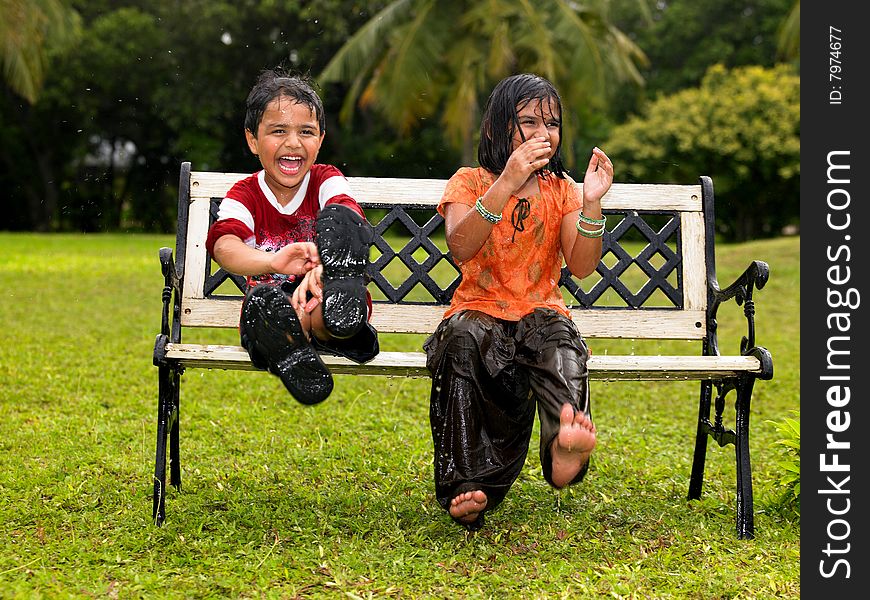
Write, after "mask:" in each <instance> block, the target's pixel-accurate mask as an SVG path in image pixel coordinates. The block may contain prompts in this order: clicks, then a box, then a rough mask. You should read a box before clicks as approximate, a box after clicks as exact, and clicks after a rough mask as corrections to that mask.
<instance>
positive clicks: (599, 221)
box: [577, 212, 607, 227]
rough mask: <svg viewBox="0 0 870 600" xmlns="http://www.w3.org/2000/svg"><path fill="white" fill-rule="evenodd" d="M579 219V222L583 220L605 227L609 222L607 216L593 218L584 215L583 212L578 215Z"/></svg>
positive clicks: (588, 223) (589, 223)
mask: <svg viewBox="0 0 870 600" xmlns="http://www.w3.org/2000/svg"><path fill="white" fill-rule="evenodd" d="M577 219H578V222H579V221H582V222H584V223H586V224H587V225H600V226H601V227H604V225H605V224H606V223H607V217H602V218H601V219H592V218H590V217H587V216H586V215H584V214H583V213H582V212H581V213H580V215H579V216H578V217H577Z"/></svg>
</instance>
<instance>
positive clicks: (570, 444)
mask: <svg viewBox="0 0 870 600" xmlns="http://www.w3.org/2000/svg"><path fill="white" fill-rule="evenodd" d="M595 431H596V430H595V424H594V423H593V422H592V419H590V418H589V417H587V416H586V414H585V413H583V412H582V411H576V412H575V411H574V408H573V407H572V406H571V405H570V404H568V403H565V404H563V405H562V412H561V413H560V414H559V434H558V435H557V436H556V438H555V439H554V440H553V444H552V445H551V446H550V451H551V453H552V456H553V473H552V478H553V485H554V486H556V487H557V488H563V487H565V486H566V485H568V484H569V483H571V481H572V480H573V479H574V477H576V476H577V473H579V472H580V470H581V469H582V468H583V466H584V465H585V464H586V463H587V462H588V461H589V456H590V455H591V454H592V450H593V449H594V448H595Z"/></svg>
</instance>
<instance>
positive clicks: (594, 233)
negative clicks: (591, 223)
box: [577, 221, 604, 238]
mask: <svg viewBox="0 0 870 600" xmlns="http://www.w3.org/2000/svg"><path fill="white" fill-rule="evenodd" d="M577 232H578V233H579V234H580V235H582V236H583V237H587V238H599V237H601V236H602V235H604V226H603V225H602V226H601V227H600V228H599V229H583V228H582V227H580V221H577Z"/></svg>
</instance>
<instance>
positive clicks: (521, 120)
mask: <svg viewBox="0 0 870 600" xmlns="http://www.w3.org/2000/svg"><path fill="white" fill-rule="evenodd" d="M561 134H562V104H561V100H560V98H559V94H558V92H557V91H556V89H555V87H554V86H553V84H552V83H550V82H549V81H547V80H546V79H544V78H542V77H539V76H537V75H532V74H522V75H515V76H511V77H508V78H506V79H504V80H502V81H501V82H500V83H499V84H498V85H497V86H496V87H495V89H494V90H493V91H492V94H491V95H490V97H489V99H488V100H487V103H486V106H485V108H484V115H483V120H482V123H481V127H480V145H479V147H478V161H479V162H480V167H477V168H470V167H462V168H460V169H459V170H458V171H457V172H456V174H455V175H453V177H452V178H451V179H450V181H449V182H448V184H447V187H446V188H445V191H444V196H443V197H442V199H441V202H440V204H439V206H438V211H439V213H440V214H441V215H442V216H443V217H444V220H445V231H446V235H447V245H448V248H449V249H450V251H451V253H452V256H453V259H454V260H455V261H456V263H457V264H458V265H459V268H460V270H461V272H462V282H461V283H460V285H459V287H458V288H457V290H456V292H455V294H454V295H453V300H452V302H451V305H450V308H449V309H448V310H447V312H446V313H445V314H444V320H443V321H442V322H441V324H440V325H439V327H438V329H437V330H436V331H435V333H434V334H433V335H432V336H431V337H430V338H429V339H428V340H426V343H425V344H424V348H425V350H426V353H427V367H428V369H429V371H430V372H431V374H432V392H431V396H430V409H429V418H430V426H431V429H432V440H433V443H434V466H435V491H436V496H437V498H438V502H439V503H440V504H441V506H442V507H443V508H444V509H445V510H447V511H448V512H449V514H450V516H451V517H452V518H453V519H454V520H455V521H456V522H458V523H460V524H462V525H464V526H465V527H467V528H469V529H478V528H479V527H480V526H481V525H482V524H483V514H484V512H485V511H487V510H491V509H493V508H495V506H497V505H498V504H499V503H500V502H501V501H502V500H503V499H504V497H505V495H506V494H507V492H508V490H509V489H510V487H511V485H512V484H513V482H514V481H515V480H516V478H517V476H519V474H520V471H521V470H522V467H523V464H524V462H525V458H526V454H527V452H528V447H529V441H530V439H531V434H532V426H533V424H534V419H535V409H536V408H537V412H538V417H539V419H540V421H541V436H540V437H541V445H540V450H539V451H540V457H541V465H542V467H543V473H544V477H545V479H546V480H547V481H548V482H549V483H550V484H551V485H553V486H554V487H556V488H562V487H564V486H566V485H569V484H572V483H576V482H578V481H580V480H581V479H582V478H583V476H584V475H585V474H586V470H587V468H588V462H589V456H590V455H591V453H592V450H593V448H594V447H595V434H596V430H595V425H594V424H593V423H592V417H591V411H590V404H589V389H588V375H587V371H586V359H587V357H588V349H587V347H586V344H585V342H584V341H583V338H582V337H581V336H580V333H579V332H578V331H577V328H576V327H575V325H574V323H573V322H572V320H571V318H570V315H569V312H568V309H567V308H566V306H565V302H564V300H563V299H562V294H561V292H560V290H559V284H558V282H559V276H560V270H561V267H562V262H563V259H564V261H565V263H566V264H567V265H568V268H569V269H570V270H571V272H572V273H573V274H574V275H575V276H576V277H578V278H583V277H585V276H586V275H589V274H590V273H592V272H593V271H594V270H595V268H596V266H597V265H598V262H599V260H600V258H601V236H602V234H603V233H604V218H603V217H602V215H601V197H602V196H603V195H604V194H605V193H606V192H607V190H608V189H609V188H610V185H611V183H612V182H613V165H612V163H611V162H610V159H608V157H607V155H606V154H605V153H604V152H602V151H601V150H600V149H598V148H595V149H593V151H592V157H591V159H590V160H589V164H588V166H587V169H586V174H585V177H584V180H583V196H582V198H581V197H580V194H579V193H578V191H577V188H576V187H575V186H574V182H573V180H571V178H570V177H568V176H567V174H566V173H565V171H564V169H563V166H562V160H561V153H560V150H561ZM505 217H507V218H505Z"/></svg>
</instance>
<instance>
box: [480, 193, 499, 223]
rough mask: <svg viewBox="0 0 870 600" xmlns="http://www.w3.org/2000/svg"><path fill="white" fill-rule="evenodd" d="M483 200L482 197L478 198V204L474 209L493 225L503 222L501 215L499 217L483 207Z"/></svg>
mask: <svg viewBox="0 0 870 600" xmlns="http://www.w3.org/2000/svg"><path fill="white" fill-rule="evenodd" d="M481 200H483V198H482V197H481V198H478V199H477V202H475V203H474V208H475V209H476V210H477V213H478V214H479V215H480V216H481V217H483V218H484V219H486V220H487V221H489V222H490V223H492V224H493V225H495V224H496V223H498V222H499V221H501V215H497V214H495V213H491V212H489V211H488V210H486V207H485V206H484V205H483V202H481Z"/></svg>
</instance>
